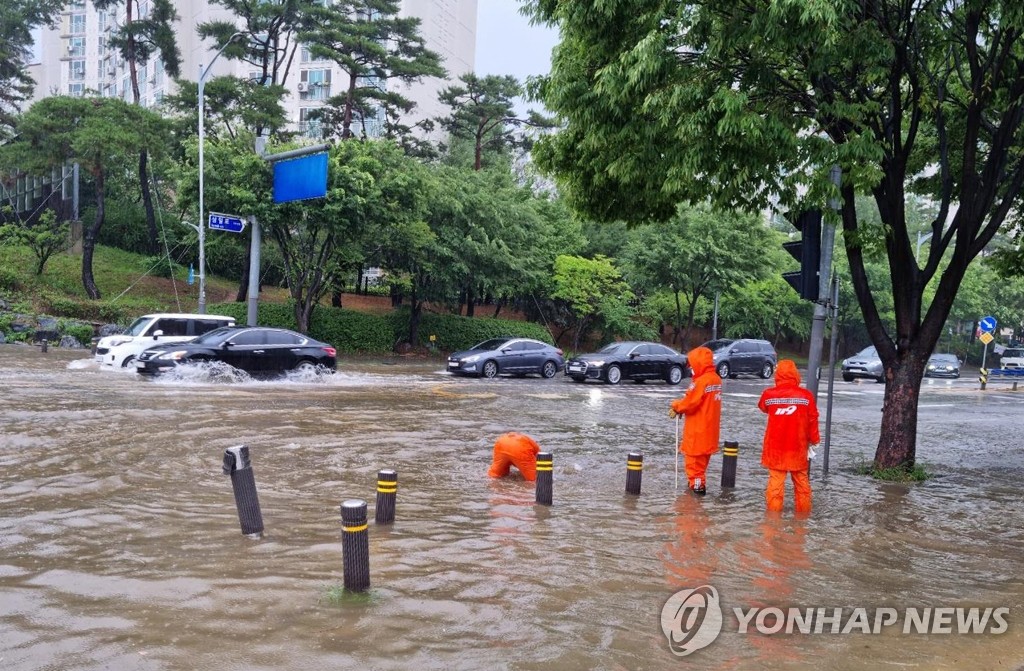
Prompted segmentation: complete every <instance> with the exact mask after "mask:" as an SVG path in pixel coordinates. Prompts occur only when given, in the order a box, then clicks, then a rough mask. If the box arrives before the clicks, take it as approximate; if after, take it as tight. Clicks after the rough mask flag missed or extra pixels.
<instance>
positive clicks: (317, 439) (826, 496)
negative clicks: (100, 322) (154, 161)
mask: <svg viewBox="0 0 1024 671" xmlns="http://www.w3.org/2000/svg"><path fill="white" fill-rule="evenodd" d="M443 368H444V364H443V362H442V361H435V362H396V361H385V360H382V359H379V358H378V359H366V360H362V361H345V360H343V361H341V362H339V371H340V372H339V373H338V374H337V375H335V376H333V377H331V378H329V379H320V378H315V377H308V378H301V377H299V378H289V379H286V380H279V381H262V382H254V381H250V380H245V379H244V378H238V377H235V376H231V375H225V374H218V375H210V374H209V372H208V371H198V370H189V371H186V372H185V374H183V375H174V376H170V377H167V378H163V379H158V380H154V381H150V380H143V379H140V378H138V377H137V376H136V375H135V374H133V373H122V372H116V371H113V372H112V371H100V370H97V369H96V367H95V365H94V364H92V363H91V361H90V360H89V359H88V358H87V354H85V353H83V352H72V351H62V350H50V352H48V353H47V354H41V353H40V352H39V351H38V350H37V349H33V348H29V347H24V346H15V345H3V346H0V502H2V507H0V668H2V669H5V670H6V669H16V670H24V669H238V670H242V669H246V670H248V669H296V670H298V669H313V668H337V669H355V668H372V669H409V668H418V669H421V670H423V671H426V670H432V669H443V670H444V671H452V670H455V669H521V670H532V669H676V668H682V667H685V666H687V665H689V664H699V665H700V666H701V668H705V669H803V668H832V669H879V668H881V669H888V668H892V669H897V668H899V669H903V668H907V667H911V668H913V667H921V668H928V669H962V668H966V667H970V668H974V669H1015V668H1018V667H1020V666H1021V664H1022V663H1024V652H1022V643H1024V628H1022V623H1021V616H1022V614H1024V610H1022V602H1024V557H1022V550H1024V531H1022V524H1021V522H1022V514H1021V508H1022V504H1024V493H1022V490H1021V482H1022V481H1024V478H1022V476H1024V449H1022V444H1021V440H1020V438H1019V435H1018V432H1019V429H1018V427H1019V421H1018V418H1019V416H1020V414H1021V409H1022V404H1024V390H1022V391H1019V392H1011V391H1009V383H1006V384H1003V383H999V384H996V385H992V384H990V385H989V389H988V390H986V391H985V392H980V391H978V389H977V382H976V381H974V380H969V379H967V378H963V379H961V380H958V381H951V382H948V383H947V382H946V381H934V382H930V383H926V384H925V386H924V390H923V393H922V399H921V406H920V421H919V431H920V435H919V442H918V458H919V461H920V462H921V463H923V464H924V465H925V467H926V468H927V470H928V471H929V472H930V473H932V474H933V475H934V477H933V478H931V479H930V480H928V481H927V482H925V483H923V484H918V485H897V484H884V483H878V482H875V481H872V480H870V479H867V478H865V477H863V476H860V475H858V474H856V472H855V470H854V469H855V467H856V466H857V465H859V464H862V463H863V462H865V461H870V459H871V456H872V455H873V453H874V448H875V445H876V443H877V440H878V430H879V420H880V412H879V410H880V407H881V402H882V393H883V390H884V388H883V386H882V385H877V384H874V383H871V382H861V383H844V382H839V381H837V383H836V386H835V389H836V394H835V409H834V411H833V412H834V415H833V437H832V450H831V466H832V472H831V473H830V474H829V476H828V477H827V478H823V477H822V475H821V472H820V463H816V464H815V466H814V467H813V474H812V486H813V487H814V505H815V509H814V512H813V514H812V515H811V517H810V518H808V519H794V515H793V513H792V510H791V506H792V502H791V498H789V492H787V510H786V512H785V513H784V514H783V515H782V517H781V518H774V517H769V516H766V514H765V512H764V501H763V487H764V484H765V482H766V479H767V478H766V473H765V471H763V470H762V469H761V468H760V466H759V453H760V450H759V440H760V437H761V434H762V432H763V429H764V417H763V415H762V414H761V413H760V412H759V411H757V409H756V407H755V404H756V400H757V397H758V395H759V394H760V391H761V389H763V387H764V386H765V384H766V383H765V382H764V381H761V380H757V379H753V378H751V379H738V380H727V381H726V382H725V385H724V401H723V404H724V410H723V428H722V439H723V440H735V441H738V442H739V443H740V456H739V467H738V474H737V487H736V489H735V490H732V491H724V492H723V491H722V489H721V487H720V486H719V484H718V479H719V478H720V474H721V463H722V462H721V455H720V454H719V455H716V456H715V457H714V458H713V459H712V462H711V467H710V469H709V479H710V483H709V488H708V496H706V497H704V498H696V497H694V496H692V495H689V494H686V493H685V492H680V493H679V495H676V493H675V492H674V462H673V455H674V451H673V443H674V431H675V425H674V422H673V421H672V420H669V419H668V418H667V416H666V413H667V411H668V403H669V401H670V400H671V399H672V398H675V397H677V396H679V395H680V394H681V393H682V391H683V389H684V388H683V387H669V386H667V385H665V384H663V383H660V382H659V383H648V384H644V385H635V384H631V383H629V384H623V385H620V386H617V387H608V386H603V385H598V384H592V383H587V384H574V383H572V382H570V381H568V380H566V379H565V378H562V377H561V376H559V377H557V378H555V379H553V380H542V379H539V378H527V379H500V380H493V381H490V380H475V379H460V378H453V377H451V376H449V375H448V374H447V373H445V372H444V370H443ZM822 389H823V390H824V389H825V385H824V383H823V384H822ZM822 415H823V422H822V426H823V428H824V402H823V401H822ZM510 430H517V431H522V432H525V433H528V434H530V435H532V436H533V437H534V438H536V439H537V441H538V442H539V443H540V444H541V445H542V446H543V447H544V448H546V449H549V450H550V451H551V452H553V453H554V461H555V475H554V505H553V506H552V507H550V508H546V507H538V506H535V505H534V492H533V486H532V483H526V482H524V481H522V480H520V479H508V480H502V481H492V480H489V479H488V478H487V477H486V475H485V473H486V469H487V466H488V465H489V462H490V453H491V447H492V445H493V442H494V439H495V438H496V437H497V436H498V435H499V434H501V433H503V432H505V431H510ZM242 443H244V444H247V445H249V446H250V449H251V452H252V459H253V467H254V472H255V477H256V483H257V486H258V488H259V496H260V503H261V505H262V509H263V517H264V520H265V524H266V532H265V534H264V536H263V538H262V539H261V540H250V539H247V538H245V537H243V536H242V535H241V533H240V531H239V523H238V517H237V513H236V511H235V507H234V502H233V499H232V492H231V485H230V481H229V479H228V478H227V477H226V476H224V475H223V474H222V473H221V462H222V457H223V452H224V450H225V449H226V448H228V447H231V446H234V445H238V444H242ZM634 450H639V451H641V452H643V453H644V455H645V467H644V472H643V493H642V495H641V496H640V497H639V498H633V497H627V496H625V495H624V492H623V490H624V484H625V477H626V468H625V461H626V455H627V453H628V452H630V451H634ZM816 461H818V462H820V455H819V459H818V460H816ZM382 468H394V469H396V470H397V471H398V477H399V487H398V503H397V514H396V518H397V519H396V523H395V525H394V526H393V527H391V528H381V527H376V526H374V525H373V523H372V521H371V525H370V530H369V535H370V555H371V580H372V588H371V592H370V594H369V595H368V596H367V597H365V598H364V597H352V596H347V597H344V598H341V599H338V598H336V594H337V591H338V589H339V587H340V585H341V580H342V573H341V567H342V559H341V541H340V520H339V513H338V506H339V504H340V503H341V501H343V500H345V499H349V498H364V499H366V500H367V501H368V502H369V504H370V516H371V520H372V516H373V505H374V500H373V499H374V496H375V483H376V472H377V471H378V470H379V469H382ZM704 584H707V585H712V586H714V588H715V589H716V590H717V592H718V594H719V595H720V597H721V603H722V606H723V608H724V609H725V611H726V615H725V618H726V621H725V626H724V630H723V633H722V634H721V636H719V637H718V639H717V640H715V641H714V642H713V643H711V644H710V645H709V646H708V647H706V648H704V649H702V650H699V651H697V652H695V653H694V654H693V655H692V656H690V657H687V658H679V657H675V656H673V655H672V654H671V653H670V652H669V646H668V645H667V640H666V637H665V634H663V632H662V629H661V625H660V616H661V610H662V606H663V605H664V604H665V602H666V600H667V599H668V598H669V597H670V596H671V595H672V594H673V593H674V592H675V591H676V590H679V589H683V588H692V587H697V586H699V585H704ZM770 606H777V607H780V608H782V609H786V608H789V607H799V608H811V607H824V608H845V609H847V611H849V610H850V609H855V608H867V609H878V608H883V607H893V608H897V609H904V608H908V607H917V608H926V607H930V608H938V607H975V606H976V607H982V608H984V607H1006V608H1009V609H1010V610H1009V616H1008V617H1007V621H1008V627H1007V630H1006V631H1005V633H1002V634H973V635H970V634H955V633H954V634H942V633H935V634H930V635H923V634H917V633H909V634H903V633H902V632H901V631H900V628H899V627H890V628H888V629H885V630H883V632H882V633H881V634H878V635H873V634H864V633H857V632H854V633H849V634H831V635H830V634H827V633H826V634H821V635H805V634H799V633H795V634H778V635H774V636H767V635H763V634H760V633H747V634H740V633H738V632H737V621H736V619H735V618H734V617H733V615H732V609H733V608H736V607H739V608H743V609H744V610H746V609H748V608H751V607H770Z"/></svg>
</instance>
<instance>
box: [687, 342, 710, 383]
mask: <svg viewBox="0 0 1024 671" xmlns="http://www.w3.org/2000/svg"><path fill="white" fill-rule="evenodd" d="M686 361H687V363H689V364H690V370H692V371H693V376H694V377H700V376H701V375H703V374H704V373H706V372H708V371H709V370H713V369H714V367H715V355H714V353H713V352H712V351H711V350H710V349H708V348H707V347H697V348H694V349H692V350H690V352H689V354H687V355H686Z"/></svg>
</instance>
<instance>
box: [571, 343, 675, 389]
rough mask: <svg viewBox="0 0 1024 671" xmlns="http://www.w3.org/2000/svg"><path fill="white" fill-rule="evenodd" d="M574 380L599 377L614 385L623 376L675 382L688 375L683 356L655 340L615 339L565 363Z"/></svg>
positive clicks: (581, 380)
mask: <svg viewBox="0 0 1024 671" xmlns="http://www.w3.org/2000/svg"><path fill="white" fill-rule="evenodd" d="M565 374H566V375H568V376H569V377H571V378H572V379H573V381H574V382H583V381H585V380H602V381H604V382H607V383H608V384H618V383H619V382H620V381H621V380H622V379H623V378H628V379H630V380H633V381H634V382H637V383H641V382H644V381H645V380H665V381H666V382H668V383H669V384H679V383H680V382H682V380H683V378H684V377H686V376H688V375H689V374H690V369H689V366H688V365H687V363H686V356H684V355H682V354H680V353H679V352H677V351H675V350H674V349H672V348H671V347H666V346H664V345H662V344H661V343H656V342H632V341H630V342H615V343H612V344H610V345H606V346H605V347H603V348H602V349H601V350H600V351H598V352H594V353H593V354H581V355H580V356H576V357H573V358H572V359H569V361H567V362H566V364H565Z"/></svg>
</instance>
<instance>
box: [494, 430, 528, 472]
mask: <svg viewBox="0 0 1024 671" xmlns="http://www.w3.org/2000/svg"><path fill="white" fill-rule="evenodd" d="M538 452H540V445H538V444H537V441H535V440H534V439H533V438H530V437H529V436H527V435H526V434H525V433H516V432H514V431H512V432H509V433H504V434H502V435H500V436H498V440H496V441H494V459H493V461H492V462H491V468H490V469H489V470H488V471H487V475H489V476H490V477H492V478H503V477H505V476H506V475H508V474H509V468H510V467H511V466H515V467H516V468H518V469H519V472H520V473H522V474H523V478H524V479H526V480H529V481H531V482H533V481H534V480H536V479H537V453H538Z"/></svg>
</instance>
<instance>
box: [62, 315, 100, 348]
mask: <svg viewBox="0 0 1024 671" xmlns="http://www.w3.org/2000/svg"><path fill="white" fill-rule="evenodd" d="M57 330H58V332H59V333H60V334H61V335H69V336H72V337H74V338H76V339H77V340H78V342H80V343H89V342H90V341H91V340H92V337H93V335H94V334H95V331H94V330H93V328H92V326H90V325H89V324H82V323H76V322H69V321H66V320H63V319H61V320H59V321H58V322H57Z"/></svg>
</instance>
